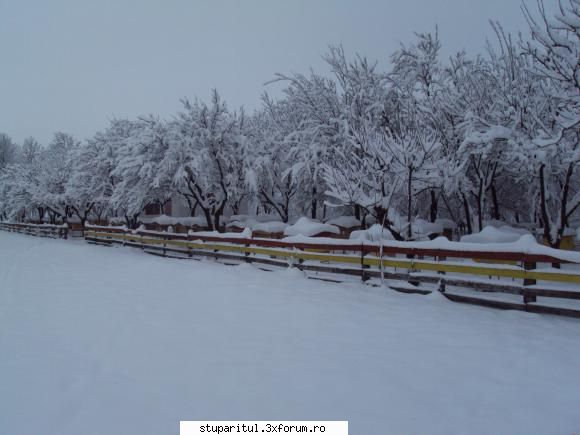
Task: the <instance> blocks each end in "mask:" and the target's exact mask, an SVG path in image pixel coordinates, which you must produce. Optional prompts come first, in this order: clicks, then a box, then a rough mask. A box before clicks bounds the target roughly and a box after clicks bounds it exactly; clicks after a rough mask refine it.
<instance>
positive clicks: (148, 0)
mask: <svg viewBox="0 0 580 435" xmlns="http://www.w3.org/2000/svg"><path fill="white" fill-rule="evenodd" d="M554 1H555V0H554ZM554 1H552V0H546V2H547V3H553V2H554ZM489 19H494V20H495V19H497V20H500V21H501V22H502V23H503V24H504V26H505V27H506V28H507V29H509V30H510V31H517V30H525V21H524V19H523V16H522V14H521V11H520V1H519V0H356V1H355V0H284V1H280V0H244V1H242V0H211V1H210V0H204V1H202V0H165V1H161V0H159V1H153V0H140V1H138V0H135V1H128V0H51V1H46V0H13V1H9V0H0V56H1V57H0V132H5V133H7V134H9V135H11V136H12V137H13V139H15V140H16V141H18V142H21V141H22V140H23V139H24V138H25V137H27V136H34V137H36V138H37V140H39V141H40V142H43V143H46V142H47V141H48V140H50V138H51V135H52V133H53V132H54V131H55V130H62V131H66V132H70V133H72V134H74V135H76V136H77V137H79V138H80V139H85V138H87V137H90V136H92V135H93V134H94V133H95V132H96V131H97V130H99V129H102V128H104V127H105V126H106V124H107V122H108V120H109V119H111V118H112V117H115V116H117V117H135V116H137V115H140V114H147V113H158V114H160V115H161V116H162V117H167V116H170V115H171V114H173V113H175V112H176V111H177V110H178V109H179V108H180V103H179V99H180V98H182V97H184V96H187V97H190V98H193V97H194V96H198V97H200V98H202V99H207V97H208V95H209V91H210V89H211V88H213V87H216V88H218V89H219V90H220V92H221V93H222V95H223V96H224V98H225V99H226V100H227V101H228V104H229V105H230V107H236V106H240V105H242V104H243V105H244V106H246V108H248V109H253V108H255V107H257V105H258V104H259V96H260V94H261V93H262V91H263V90H264V87H263V84H264V83H265V82H266V81H268V80H269V79H271V78H272V77H273V75H274V73H275V72H302V71H306V70H307V69H308V68H309V67H310V66H312V67H314V68H315V69H318V70H320V69H322V68H323V64H322V62H321V60H320V56H321V55H322V54H323V53H324V52H325V51H326V48H327V46H328V44H336V43H342V44H343V45H344V47H345V49H346V50H347V51H348V52H354V51H358V52H360V53H361V54H364V55H366V56H368V57H369V58H371V59H377V60H380V61H381V62H382V64H383V65H386V64H387V59H388V56H389V54H390V53H392V52H393V51H394V50H395V49H396V48H397V47H398V45H399V44H400V42H408V41H410V40H412V37H413V32H414V31H429V30H433V29H434V28H435V25H438V26H439V32H440V36H441V39H442V42H443V53H444V54H445V55H448V54H450V53H452V52H454V51H457V50H459V49H462V48H465V49H467V50H468V51H469V52H471V53H475V52H481V51H483V49H484V44H485V39H486V38H490V37H491V36H492V32H491V29H490V26H489Z"/></svg>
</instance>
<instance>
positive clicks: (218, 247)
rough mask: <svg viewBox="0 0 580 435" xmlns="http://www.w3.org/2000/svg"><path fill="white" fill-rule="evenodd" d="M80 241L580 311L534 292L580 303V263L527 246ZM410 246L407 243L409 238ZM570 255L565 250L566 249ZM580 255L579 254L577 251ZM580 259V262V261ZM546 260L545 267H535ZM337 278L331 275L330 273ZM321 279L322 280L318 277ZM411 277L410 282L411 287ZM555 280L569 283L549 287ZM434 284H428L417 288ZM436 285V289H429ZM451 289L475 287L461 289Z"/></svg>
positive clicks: (158, 236)
mask: <svg viewBox="0 0 580 435" xmlns="http://www.w3.org/2000/svg"><path fill="white" fill-rule="evenodd" d="M85 239H86V240H87V241H89V242H91V243H97V244H105V245H110V244H115V243H116V244H122V245H125V246H132V247H138V248H141V249H144V250H147V251H148V252H150V253H156V254H157V255H162V256H179V257H200V256H201V257H212V258H216V259H221V260H225V261H230V262H231V261H233V262H235V263H234V264H236V263H239V262H252V263H258V264H262V265H268V266H281V267H285V266H286V267H287V266H288V265H292V266H294V267H296V268H298V269H300V270H304V271H310V272H316V273H317V274H318V277H319V279H325V280H336V281H340V280H341V278H340V276H341V275H342V276H343V277H344V276H357V277H360V279H362V280H363V281H367V280H369V279H371V278H375V279H376V278H381V279H386V280H389V287H391V288H393V289H395V290H398V291H401V292H405V293H421V294H427V293H430V292H431V291H433V288H436V289H437V290H439V291H442V292H443V294H444V295H445V296H446V297H447V298H448V299H450V300H452V301H456V302H465V303H471V304H477V305H484V306H489V307H495V308H503V309H516V310H522V311H529V312H536V313H550V314H559V315H566V316H572V317H579V318H580V302H579V303H578V309H574V308H569V307H562V306H561V304H559V305H560V306H553V305H550V304H541V303H539V302H538V299H537V298H538V297H541V298H557V299H560V300H566V299H567V300H574V299H575V300H579V301H580V268H579V269H578V270H573V269H569V268H568V269H555V268H552V267H550V266H551V265H562V266H564V267H565V268H566V267H568V266H566V265H570V264H576V263H577V262H576V261H570V260H566V259H562V256H559V255H557V254H558V251H557V250H549V249H546V251H549V252H550V253H552V252H553V253H554V255H547V254H529V253H525V252H487V251H484V250H481V251H477V250H470V251H464V250H459V249H434V248H417V247H413V246H410V247H402V246H382V247H381V246H377V245H376V244H353V243H347V242H346V241H345V242H344V243H341V242H340V241H337V242H336V243H317V242H307V243H293V242H287V241H282V240H267V239H246V238H237V237H221V236H208V235H197V234H190V235H187V234H173V233H156V232H151V231H129V230H125V229H121V228H108V227H88V228H87V230H86V232H85ZM410 245H412V244H410ZM568 257H570V255H568ZM578 259H579V260H580V256H578ZM578 263H580V261H578ZM542 264H543V265H545V267H543V268H542V269H538V267H539V266H541V265H542ZM332 276H335V277H337V278H336V279H334V278H331V277H332ZM321 277H322V278H321ZM409 283H412V285H409ZM554 283H556V286H557V285H558V283H560V284H561V283H566V284H568V285H567V286H566V288H557V287H554ZM421 284H423V285H425V284H427V285H431V288H427V287H425V286H421ZM433 286H435V287H433ZM451 287H455V288H468V289H473V290H476V292H473V295H465V294H458V293H457V292H453V291H450V290H451V289H450V288H451ZM484 292H485V293H487V292H495V293H507V294H512V295H519V296H520V297H521V298H522V299H523V300H522V301H521V302H517V301H504V300H493V299H490V298H489V297H488V298H486V297H482V296H485V293H484Z"/></svg>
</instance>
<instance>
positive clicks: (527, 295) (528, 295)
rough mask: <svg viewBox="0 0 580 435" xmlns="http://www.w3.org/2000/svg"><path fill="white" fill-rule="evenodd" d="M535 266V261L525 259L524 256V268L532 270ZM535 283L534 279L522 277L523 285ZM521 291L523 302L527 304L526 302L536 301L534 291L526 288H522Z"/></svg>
mask: <svg viewBox="0 0 580 435" xmlns="http://www.w3.org/2000/svg"><path fill="white" fill-rule="evenodd" d="M535 268H536V262H535V261H526V259H525V258H524V270H534V269H535ZM535 284H536V280H535V279H530V278H524V287H525V286H530V285H535ZM523 293H524V304H527V303H528V302H536V294H535V293H532V292H529V291H528V290H526V289H524V291H523Z"/></svg>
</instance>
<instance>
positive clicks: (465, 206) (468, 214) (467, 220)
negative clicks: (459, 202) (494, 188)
mask: <svg viewBox="0 0 580 435" xmlns="http://www.w3.org/2000/svg"><path fill="white" fill-rule="evenodd" d="M461 196H462V199H463V212H464V214H465V225H466V226H467V234H473V227H472V226H471V210H470V208H469V201H468V200H467V197H466V196H465V194H464V193H462V194H461Z"/></svg>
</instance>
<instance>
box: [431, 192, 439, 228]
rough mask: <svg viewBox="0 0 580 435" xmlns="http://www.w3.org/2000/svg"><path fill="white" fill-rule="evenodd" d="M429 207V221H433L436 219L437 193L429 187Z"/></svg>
mask: <svg viewBox="0 0 580 435" xmlns="http://www.w3.org/2000/svg"><path fill="white" fill-rule="evenodd" d="M430 192H431V207H430V208H429V220H430V221H431V222H435V221H436V220H437V210H438V203H437V195H435V191H434V190H433V189H431V191H430Z"/></svg>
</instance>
